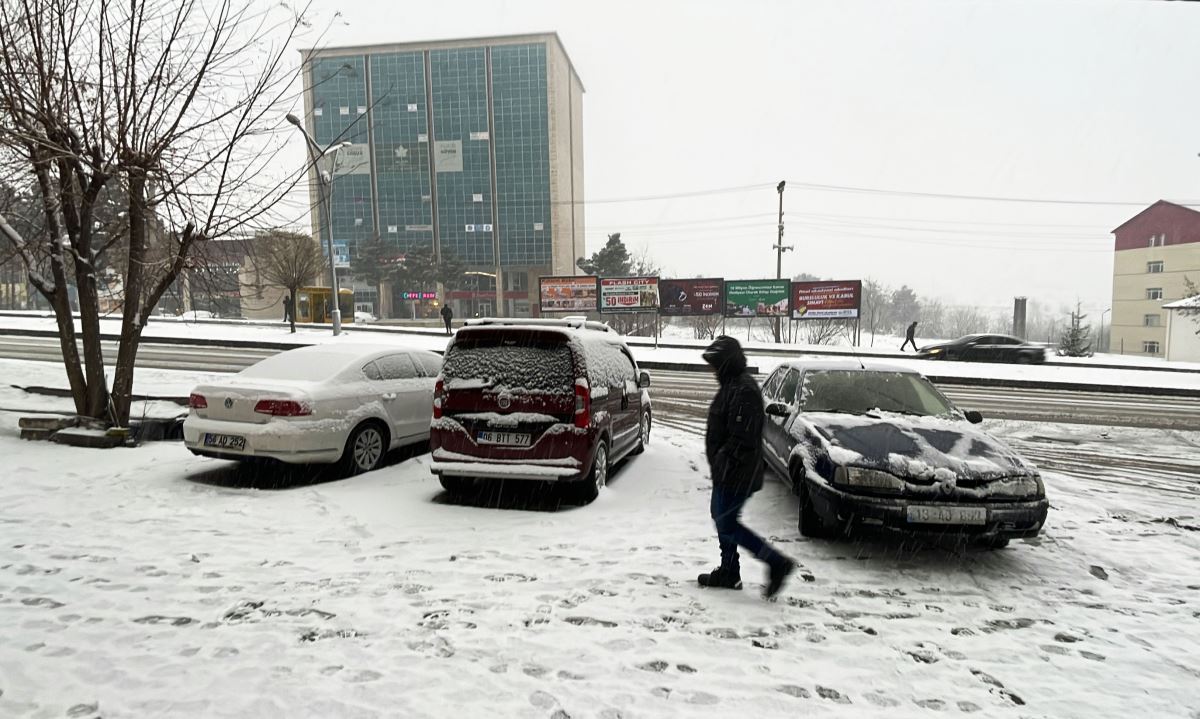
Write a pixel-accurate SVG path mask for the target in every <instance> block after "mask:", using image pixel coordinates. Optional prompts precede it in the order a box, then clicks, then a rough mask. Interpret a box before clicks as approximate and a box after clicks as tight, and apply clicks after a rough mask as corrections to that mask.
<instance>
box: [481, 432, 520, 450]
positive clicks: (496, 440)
mask: <svg viewBox="0 0 1200 719" xmlns="http://www.w3.org/2000/svg"><path fill="white" fill-rule="evenodd" d="M478 440H479V443H480V444H503V445H508V446H510V447H528V446H529V440H530V435H528V434H526V433H524V432H480V433H479V437H478Z"/></svg>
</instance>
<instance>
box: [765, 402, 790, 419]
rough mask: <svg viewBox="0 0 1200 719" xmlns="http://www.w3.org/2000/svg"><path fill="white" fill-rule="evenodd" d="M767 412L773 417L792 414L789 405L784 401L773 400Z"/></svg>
mask: <svg viewBox="0 0 1200 719" xmlns="http://www.w3.org/2000/svg"><path fill="white" fill-rule="evenodd" d="M766 412H767V414H769V415H771V416H772V417H787V416H788V415H790V414H791V411H790V410H788V408H787V405H786V404H783V403H782V402H772V403H770V404H768V405H767V408H766Z"/></svg>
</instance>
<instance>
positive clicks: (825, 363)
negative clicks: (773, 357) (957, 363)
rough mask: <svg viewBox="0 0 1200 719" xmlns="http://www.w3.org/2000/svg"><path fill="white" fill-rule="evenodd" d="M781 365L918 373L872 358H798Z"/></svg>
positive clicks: (851, 370) (820, 368)
mask: <svg viewBox="0 0 1200 719" xmlns="http://www.w3.org/2000/svg"><path fill="white" fill-rule="evenodd" d="M782 364H783V365H786V366H788V367H795V368H796V369H803V370H809V369H815V370H845V371H850V372H901V373H904V374H920V373H919V372H918V371H917V370H915V369H910V368H908V367H900V366H898V365H893V364H888V363H886V362H876V361H874V360H869V359H868V360H863V361H861V362H860V361H859V360H857V359H850V358H839V359H807V358H806V359H798V360H792V361H790V362H784V363H782Z"/></svg>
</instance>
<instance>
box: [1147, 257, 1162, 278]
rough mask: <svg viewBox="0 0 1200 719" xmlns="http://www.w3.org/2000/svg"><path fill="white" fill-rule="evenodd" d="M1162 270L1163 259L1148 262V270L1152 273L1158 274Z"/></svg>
mask: <svg viewBox="0 0 1200 719" xmlns="http://www.w3.org/2000/svg"><path fill="white" fill-rule="evenodd" d="M1162 271H1163V263H1162V260H1155V261H1154V262H1147V263H1146V272H1149V273H1150V274H1152V275H1156V274H1158V273H1159V272H1162Z"/></svg>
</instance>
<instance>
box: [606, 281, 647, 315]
mask: <svg viewBox="0 0 1200 719" xmlns="http://www.w3.org/2000/svg"><path fill="white" fill-rule="evenodd" d="M656 307H658V278H657V277H604V278H602V279H601V280H600V311H601V312H652V311H654V308H656Z"/></svg>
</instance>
